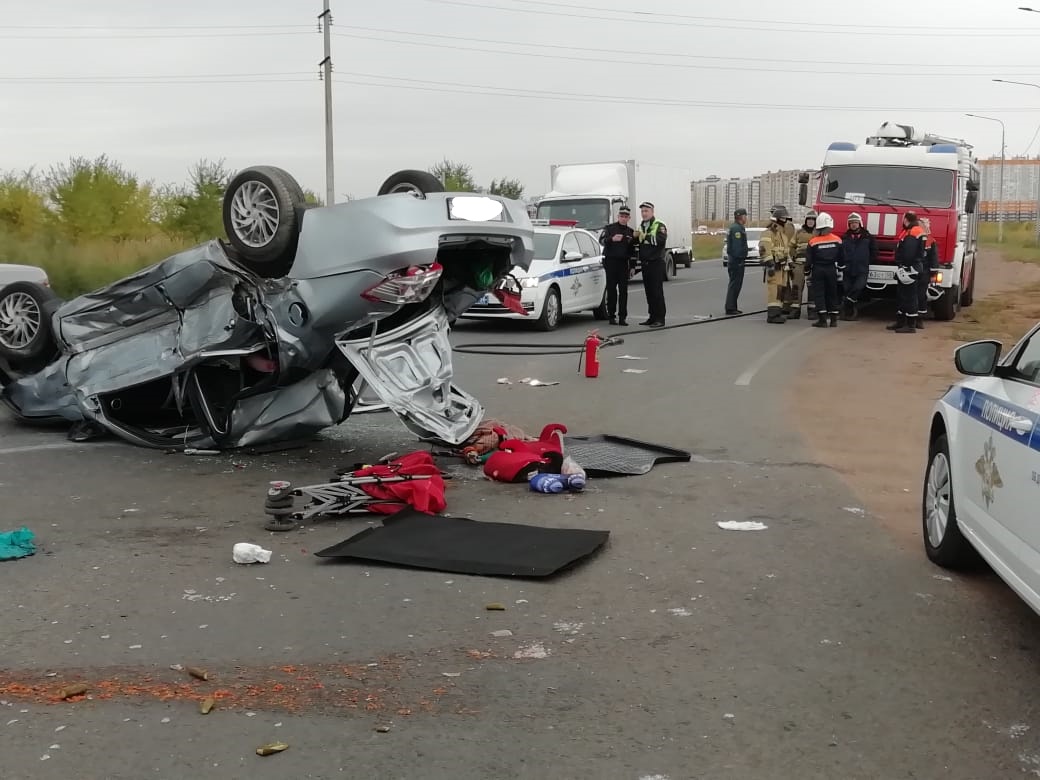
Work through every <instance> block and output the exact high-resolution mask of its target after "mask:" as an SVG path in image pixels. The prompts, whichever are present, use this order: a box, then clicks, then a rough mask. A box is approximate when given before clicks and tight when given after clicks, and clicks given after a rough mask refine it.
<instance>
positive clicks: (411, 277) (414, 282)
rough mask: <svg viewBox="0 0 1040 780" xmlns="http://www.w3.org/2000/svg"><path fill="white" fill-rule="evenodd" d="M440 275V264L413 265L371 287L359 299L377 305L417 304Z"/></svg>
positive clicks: (442, 269) (434, 285)
mask: <svg viewBox="0 0 1040 780" xmlns="http://www.w3.org/2000/svg"><path fill="white" fill-rule="evenodd" d="M442 273H444V266H442V265H441V264H440V263H434V264H433V265H431V266H429V267H428V268H421V267H419V266H415V265H413V266H411V267H410V268H408V269H407V270H405V271H401V272H399V273H396V274H393V275H391V276H388V277H386V278H385V279H384V280H383V281H381V282H379V283H378V284H374V285H372V286H371V287H369V288H368V289H367V290H365V291H364V292H363V293H361V297H362V298H364V299H365V300H366V301H375V302H377V303H393V304H405V303H418V302H419V301H422V300H425V299H426V297H427V296H428V295H429V294H430V293H432V292H433V288H434V287H436V286H437V282H438V281H439V280H440V278H441V274H442Z"/></svg>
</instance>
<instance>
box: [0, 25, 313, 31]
mask: <svg viewBox="0 0 1040 780" xmlns="http://www.w3.org/2000/svg"><path fill="white" fill-rule="evenodd" d="M299 27H305V28H307V29H308V30H313V29H314V27H313V25H310V24H5V25H4V26H3V29H5V30H201V29H205V30H284V29H291V28H299Z"/></svg>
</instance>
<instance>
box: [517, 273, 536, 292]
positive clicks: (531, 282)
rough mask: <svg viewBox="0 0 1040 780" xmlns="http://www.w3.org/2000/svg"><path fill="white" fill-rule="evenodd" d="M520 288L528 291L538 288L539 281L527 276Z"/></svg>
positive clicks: (521, 282)
mask: <svg viewBox="0 0 1040 780" xmlns="http://www.w3.org/2000/svg"><path fill="white" fill-rule="evenodd" d="M520 286H521V287H526V288H528V289H530V288H532V287H537V286H538V279H537V278H536V277H534V276H525V277H524V278H523V279H521V280H520Z"/></svg>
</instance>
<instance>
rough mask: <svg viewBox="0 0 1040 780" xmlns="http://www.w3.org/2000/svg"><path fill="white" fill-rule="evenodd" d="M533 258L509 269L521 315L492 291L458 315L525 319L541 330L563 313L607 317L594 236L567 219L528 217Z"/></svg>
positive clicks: (603, 275)
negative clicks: (523, 265)
mask: <svg viewBox="0 0 1040 780" xmlns="http://www.w3.org/2000/svg"><path fill="white" fill-rule="evenodd" d="M533 224H534V226H535V228H534V260H532V261H531V267H530V269H528V270H527V271H524V270H522V269H514V272H513V274H512V277H513V278H514V279H515V280H516V283H517V284H518V285H519V292H520V302H521V305H522V306H523V309H524V311H525V312H527V314H526V315H524V314H520V313H518V312H515V311H512V310H510V309H509V308H507V307H506V306H504V305H503V304H502V302H500V301H499V300H497V299H495V298H494V297H493V296H491V295H485V296H484V297H483V298H481V299H480V300H478V301H477V302H476V303H475V304H474V305H473V306H471V307H470V308H469V309H468V310H467V311H466V312H465V313H464V314H463V315H462V317H463V319H502V318H505V319H524V320H531V321H533V322H534V323H535V324H536V325H537V326H538V327H539V328H540V329H541V330H546V331H548V330H555V329H556V328H558V327H559V326H560V323H561V322H562V321H563V316H564V315H565V314H576V313H578V312H583V311H591V312H592V315H593V317H595V318H596V319H597V320H605V319H606V318H607V307H606V291H607V272H606V269H604V267H603V247H602V246H600V243H599V239H598V238H597V236H596V235H594V234H593V233H592V232H590V231H588V230H583V229H582V228H579V227H577V226H576V224H575V223H574V222H573V221H569V220H548V219H543V220H538V219H536V220H533Z"/></svg>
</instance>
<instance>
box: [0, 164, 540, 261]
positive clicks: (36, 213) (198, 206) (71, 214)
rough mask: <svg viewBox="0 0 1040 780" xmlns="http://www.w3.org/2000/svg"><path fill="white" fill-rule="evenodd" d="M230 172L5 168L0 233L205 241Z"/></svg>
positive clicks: (460, 175)
mask: <svg viewBox="0 0 1040 780" xmlns="http://www.w3.org/2000/svg"><path fill="white" fill-rule="evenodd" d="M429 172H430V173H432V174H433V175H435V176H437V177H438V178H439V179H440V180H441V181H442V182H444V184H445V187H446V189H449V190H455V191H462V192H485V193H490V194H497V195H503V196H505V197H511V198H520V197H522V196H523V187H522V185H521V184H520V182H519V181H518V180H516V179H506V178H503V179H495V180H493V181H492V182H491V184H490V185H489V186H488V187H482V186H480V185H478V184H477V182H476V181H475V179H474V177H473V174H472V169H471V167H470V166H469V165H466V164H464V163H459V162H455V161H452V160H448V159H444V160H443V161H441V162H440V163H437V164H436V165H433V166H432V167H430V168H429ZM233 175H234V171H233V170H230V169H228V168H227V167H226V165H225V163H224V160H222V159H221V160H216V161H213V160H208V159H201V160H199V161H198V162H196V163H195V164H194V165H193V166H192V167H191V168H190V169H189V178H188V181H187V183H182V184H162V185H156V184H155V183H153V182H151V181H143V180H141V179H140V178H138V177H137V176H136V175H135V174H134V173H133V172H131V171H129V170H127V169H126V168H124V167H123V166H122V165H121V164H119V163H118V162H116V161H115V160H112V159H110V158H109V157H108V156H107V155H101V156H99V157H97V158H95V159H87V158H85V157H72V158H70V159H69V161H68V162H67V163H61V164H58V165H55V166H52V167H51V168H50V169H48V170H47V171H46V172H37V171H36V170H34V169H29V170H26V171H22V172H17V173H16V172H4V173H0V230H3V231H4V232H7V233H9V234H12V235H13V236H14V237H16V238H32V237H37V236H40V235H41V234H54V235H59V236H61V237H62V238H64V239H66V240H68V241H70V242H74V243H76V242H81V241H96V240H107V241H115V242H124V241H134V240H143V239H148V238H152V237H155V236H157V235H163V234H165V235H167V236H170V237H175V238H183V239H187V240H191V241H204V240H207V239H210V238H214V237H216V236H219V235H222V234H223V232H224V229H223V222H222V211H221V209H222V201H223V197H224V191H225V189H226V188H227V185H228V182H229V181H230V180H231V177H232V176H233ZM304 195H305V197H306V199H307V201H308V202H310V203H316V204H319V205H320V204H321V202H322V201H321V199H320V198H319V197H318V196H317V195H316V194H315V193H314V192H311V191H309V190H304ZM351 198H352V196H347V199H351ZM3 260H4V258H0V261H3Z"/></svg>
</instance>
